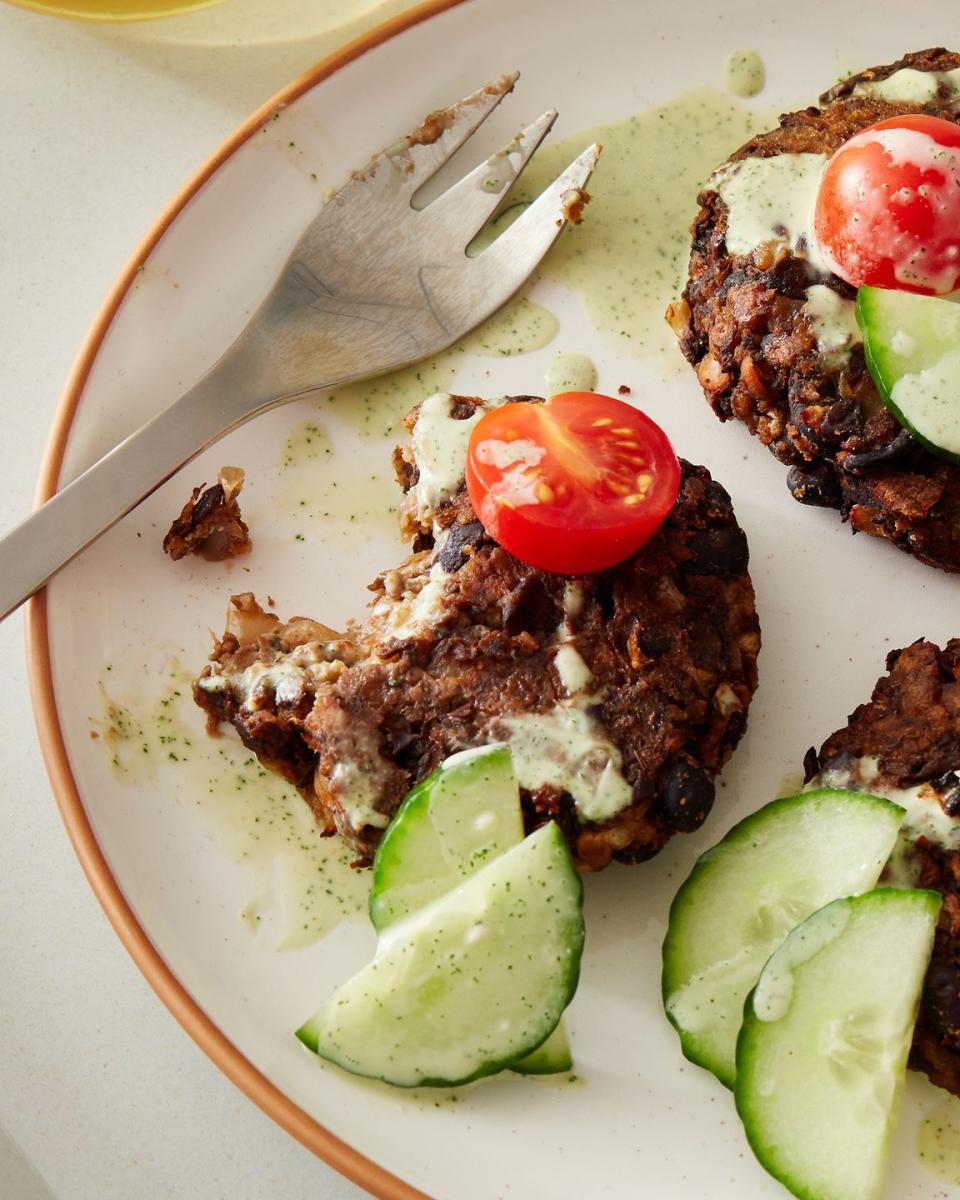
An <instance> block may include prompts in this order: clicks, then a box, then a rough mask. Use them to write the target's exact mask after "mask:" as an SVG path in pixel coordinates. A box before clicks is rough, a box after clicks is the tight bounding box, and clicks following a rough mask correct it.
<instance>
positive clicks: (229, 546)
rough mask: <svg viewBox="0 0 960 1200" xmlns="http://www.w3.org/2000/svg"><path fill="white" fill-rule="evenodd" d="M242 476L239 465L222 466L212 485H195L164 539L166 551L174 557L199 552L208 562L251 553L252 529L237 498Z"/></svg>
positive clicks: (221, 560)
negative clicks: (245, 520) (244, 517)
mask: <svg viewBox="0 0 960 1200" xmlns="http://www.w3.org/2000/svg"><path fill="white" fill-rule="evenodd" d="M243 480H244V473H243V471H242V470H241V469H240V467H221V468H220V471H219V473H218V475H217V482H216V483H215V484H213V486H212V487H208V488H207V487H206V484H204V483H201V484H200V486H199V487H196V488H194V489H193V493H192V495H191V496H190V499H189V500H188V501H187V502H186V504H185V505H184V506H183V509H182V511H181V513H180V516H179V517H177V519H176V520H175V521H174V522H173V524H172V525H171V526H170V529H169V531H168V533H167V536H166V537H165V538H164V539H163V549H164V552H165V553H166V554H169V555H170V557H171V558H173V559H179V558H184V557H185V556H186V555H187V554H199V555H200V557H201V558H205V559H206V560H207V562H223V561H224V560H225V559H228V558H234V557H236V555H238V554H247V553H249V551H250V549H251V547H252V542H251V540H250V531H249V529H248V528H247V526H246V523H245V522H244V520H243V518H242V517H241V516H240V505H239V504H238V502H237V496H239V494H240V489H241V488H242V487H243ZM204 488H206V491H204Z"/></svg>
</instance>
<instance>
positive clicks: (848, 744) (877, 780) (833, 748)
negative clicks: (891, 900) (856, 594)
mask: <svg viewBox="0 0 960 1200" xmlns="http://www.w3.org/2000/svg"><path fill="white" fill-rule="evenodd" d="M887 670H888V672H889V673H888V674H887V675H885V676H884V677H883V678H881V679H880V680H879V681H878V682H877V685H876V687H875V688H874V690H873V695H872V697H871V700H870V702H869V703H868V704H861V705H860V707H859V708H857V709H856V711H855V712H854V713H853V714H852V715H851V716H850V718H849V723H848V724H847V725H846V726H845V727H844V728H843V729H840V730H838V731H837V732H836V733H834V734H832V735H831V736H830V737H829V738H827V740H826V741H825V742H824V744H823V746H822V747H821V748H820V751H819V753H816V752H814V751H810V752H809V753H808V755H807V758H806V759H805V761H804V767H805V770H806V774H807V776H808V778H812V777H813V776H815V775H817V774H818V773H819V772H821V771H823V772H824V778H825V780H826V781H827V782H840V781H841V780H842V779H843V778H844V776H845V773H846V772H847V771H848V770H849V771H851V772H852V774H853V775H856V772H857V767H856V764H857V763H858V762H859V761H860V760H862V759H863V758H867V759H875V760H876V773H875V774H874V773H873V771H871V772H870V774H869V777H868V778H866V779H863V780H862V781H861V783H860V785H859V786H861V787H863V788H864V789H865V790H867V791H871V790H872V791H876V792H877V793H878V794H879V795H883V794H884V793H885V792H890V791H896V790H900V789H902V788H912V787H917V786H918V785H920V784H928V785H929V787H930V793H931V794H930V797H929V799H928V803H931V804H939V805H940V807H941V808H942V809H943V811H944V812H945V813H946V814H947V815H948V816H951V817H955V818H957V819H958V820H960V638H953V639H951V641H949V642H947V644H946V646H944V648H943V649H942V650H941V649H940V647H939V646H936V645H934V644H933V643H932V642H928V641H923V640H921V641H918V642H915V643H914V644H913V645H912V646H908V647H907V648H906V649H904V650H894V651H893V652H892V653H891V654H890V655H889V656H888V657H887ZM831 774H832V776H833V778H831ZM914 869H915V872H916V883H917V886H919V887H928V888H934V889H936V890H937V891H940V892H942V893H943V896H944V902H943V908H942V909H941V912H940V922H939V927H938V929H937V935H936V941H935V944H934V950H933V959H932V961H931V964H930V969H929V971H928V972H927V978H926V982H925V985H924V991H923V998H922V1000H921V1004H920V1016H919V1018H918V1021H917V1026H916V1030H915V1032H914V1039H913V1048H912V1050H911V1054H910V1065H911V1066H912V1067H914V1068H916V1069H917V1070H918V1071H924V1072H925V1073H926V1074H927V1075H929V1076H930V1078H931V1079H932V1080H933V1082H934V1083H936V1084H938V1085H939V1086H940V1087H944V1088H946V1089H947V1090H948V1091H951V1092H953V1093H954V1094H955V1095H958V1096H960V850H953V849H950V848H949V847H944V846H942V845H939V844H937V843H936V842H934V841H930V840H928V839H927V838H924V837H921V838H919V840H918V841H917V842H916V844H915V851H914Z"/></svg>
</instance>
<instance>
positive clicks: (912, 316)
mask: <svg viewBox="0 0 960 1200" xmlns="http://www.w3.org/2000/svg"><path fill="white" fill-rule="evenodd" d="M856 311H857V323H858V324H859V326H860V329H861V330H862V332H863V348H864V352H865V354H866V359H867V366H868V367H869V368H870V374H871V375H872V376H873V379H874V382H875V383H876V385H877V388H878V390H879V392H880V397H881V399H882V400H883V402H884V404H885V405H886V406H887V408H889V409H890V411H891V412H892V413H893V415H894V416H895V417H896V418H897V420H898V421H899V422H900V424H901V425H903V426H904V428H906V429H909V430H910V432H911V433H912V434H913V436H914V437H915V438H916V439H917V441H918V442H922V443H923V445H924V446H926V447H927V449H928V450H930V451H932V453H934V454H939V455H940V456H941V457H942V458H948V459H951V460H952V461H953V462H960V304H957V303H955V302H954V301H952V300H944V299H941V298H939V297H937V296H918V295H914V294H913V293H912V292H897V291H887V290H884V289H882V288H873V287H862V288H860V290H859V291H858V292H857V310H856Z"/></svg>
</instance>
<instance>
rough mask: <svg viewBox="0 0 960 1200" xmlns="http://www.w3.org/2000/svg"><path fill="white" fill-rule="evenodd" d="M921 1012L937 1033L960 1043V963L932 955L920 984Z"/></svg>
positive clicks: (949, 1040) (950, 1040) (945, 1038)
mask: <svg viewBox="0 0 960 1200" xmlns="http://www.w3.org/2000/svg"><path fill="white" fill-rule="evenodd" d="M923 1011H924V1014H925V1015H926V1017H927V1019H928V1020H929V1021H930V1022H931V1023H932V1024H933V1026H934V1027H935V1029H936V1030H937V1032H938V1033H939V1034H940V1036H941V1037H942V1038H943V1039H944V1040H945V1041H948V1042H954V1043H955V1044H958V1045H960V965H958V964H957V963H955V962H953V961H952V960H951V959H949V958H947V957H945V956H941V955H939V954H935V955H934V958H933V961H932V962H931V964H930V968H929V970H928V971H927V978H926V982H925V983H924V985H923Z"/></svg>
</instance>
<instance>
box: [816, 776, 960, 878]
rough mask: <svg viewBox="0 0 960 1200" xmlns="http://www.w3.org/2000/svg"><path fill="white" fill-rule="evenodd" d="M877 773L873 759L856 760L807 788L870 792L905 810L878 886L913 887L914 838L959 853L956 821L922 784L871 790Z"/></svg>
mask: <svg viewBox="0 0 960 1200" xmlns="http://www.w3.org/2000/svg"><path fill="white" fill-rule="evenodd" d="M878 773H879V766H878V763H877V759H876V758H874V757H872V756H866V757H864V758H860V759H857V760H856V761H855V762H854V763H852V764H850V765H847V766H833V767H827V768H826V769H825V770H823V771H821V772H820V774H819V775H818V776H817V777H816V779H814V780H811V782H810V784H808V788H810V787H835V788H848V789H850V790H851V791H855V792H870V793H871V795H874V796H881V797H883V799H885V800H889V801H891V803H893V804H899V806H900V807H901V808H902V809H904V810H905V812H906V816H905V817H904V818H903V824H902V825H901V826H900V833H899V835H898V837H897V843H896V845H895V846H894V848H893V853H892V854H891V855H890V858H889V860H888V862H887V865H886V867H884V872H883V876H882V877H881V882H883V883H886V884H888V885H890V886H893V887H914V886H915V885H916V882H917V877H918V869H917V865H916V862H915V854H914V850H913V845H914V842H915V841H916V840H917V838H921V837H923V838H926V839H927V841H929V842H933V843H934V844H935V845H937V846H942V847H943V848H944V849H945V850H960V821H958V820H957V819H956V818H955V817H951V816H949V815H948V814H947V813H945V812H944V811H943V806H942V805H941V804H940V800H939V797H938V796H937V793H936V791H935V790H934V789H933V788H932V787H930V785H929V784H925V783H922V784H920V785H919V786H918V787H912V788H880V787H876V786H875V780H876V778H877V775H878Z"/></svg>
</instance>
